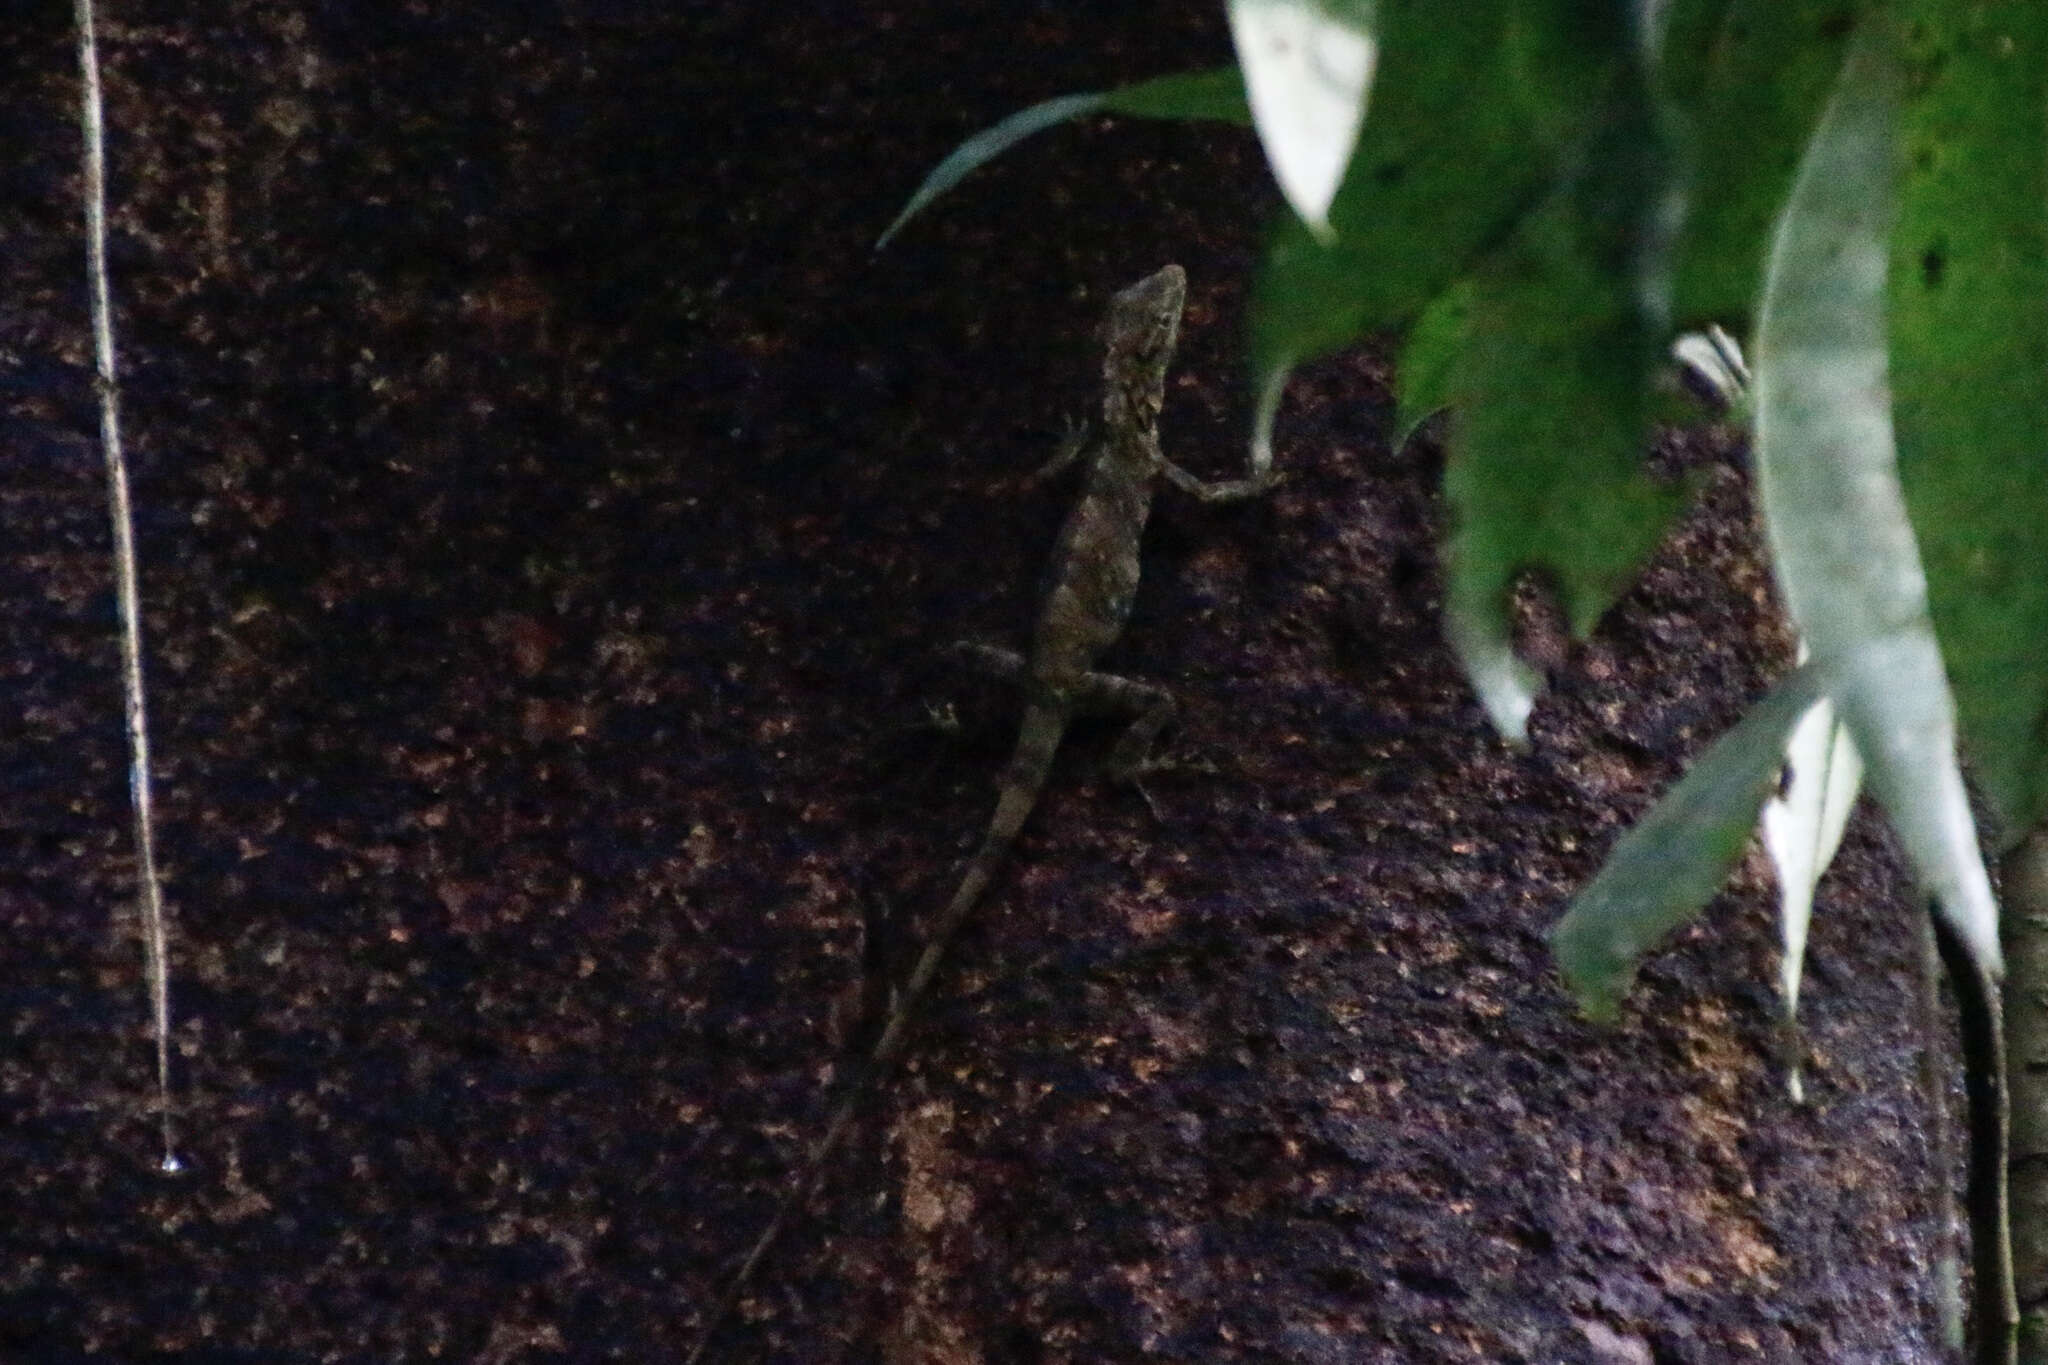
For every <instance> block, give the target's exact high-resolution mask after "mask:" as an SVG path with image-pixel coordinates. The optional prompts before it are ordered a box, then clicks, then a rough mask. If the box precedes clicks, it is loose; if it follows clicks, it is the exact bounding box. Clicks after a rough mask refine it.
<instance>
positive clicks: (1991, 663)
mask: <svg viewBox="0 0 2048 1365" xmlns="http://www.w3.org/2000/svg"><path fill="white" fill-rule="evenodd" d="M1901 18H1902V22H1903V24H1904V32H1905V37H1906V44H1907V46H1906V50H1905V53H1904V56H1905V61H1906V68H1905V76H1906V81H1907V88H1906V99H1905V105H1904V108H1903V111H1902V120H1901V135H1902V146H1903V150H1904V158H1903V179H1902V181H1901V184H1900V191H1899V219H1898V224H1897V226H1896V227H1895V228H1894V229H1893V232H1892V248H1891V280H1890V292H1889V295H1888V299H1887V303H1888V306H1889V311H1890V317H1891V360H1892V398H1893V417H1894V420H1895V421H1896V423H1897V425H1898V445H1899V480H1900V482H1901V484H1902V485H1903V486H1904V488H1905V493H1906V506H1907V508H1908V509H1909V510H1910V511H1911V512H1912V516H1913V525H1914V527H1915V529H1916V530H1917V531H1918V533H1919V537H1920V553H1921V555H1922V558H1923V560H1924V562H1925V565H1926V568H1927V586H1928V597H1929V606H1930V609H1931V611H1932V614H1933V617H1934V627H1935V633H1936V635H1937V636H1939V637H1940V640H1941V643H1942V653H1943V657H1944V658H1945V659H1946V661H1947V664H1948V673H1949V680H1950V682H1951V684H1952V685H1953V686H1954V688H1955V698H1956V706H1957V709H1958V712H1959V715H1960V719H1961V722H1962V730H1963V738H1964V744H1965V747H1966V748H1967V749H1968V751H1969V753H1970V756H1971V758H1972V759H1973V760H1974V764H1973V766H1974V770H1975V773H1976V776H1977V779H1978V782H1979V785H1980V786H1981V788H1982V790H1983V792H1984V795H1985V796H1986V797H1987V798H1989V800H1990V802H1991V804H1992V806H1993V808H1994V809H1995V810H1996V811H1997V812H1998V815H1999V817H2000V825H2001V830H2000V833H2001V835H2002V837H2003V839H2004V841H2005V842H2007V843H2008V844H2010V843H2012V842H2016V841H2017V840H2019V839H2020V838H2022V837H2023V836H2024V835H2025V834H2026V833H2027V831H2028V830H2029V829H2031V828H2033V826H2034V825H2035V823H2036V822H2038V821H2039V820H2040V819H2042V817H2043V816H2044V815H2048V137H2044V136H2043V130H2044V129H2048V7H2044V6H2041V5H2037V4H2029V5H1991V6H1969V7H1959V6H1955V5H1949V4H1933V3H1929V0H1915V2H1914V3H1909V4H1906V5H1904V6H1903V13H1902V16H1901Z"/></svg>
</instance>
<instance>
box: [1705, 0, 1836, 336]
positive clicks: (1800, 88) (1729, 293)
mask: <svg viewBox="0 0 2048 1365" xmlns="http://www.w3.org/2000/svg"><path fill="white" fill-rule="evenodd" d="M1861 8H1862V6H1861V4H1860V3H1859V0H1730V3H1728V4H1727V5H1726V7H1725V12H1724V13H1723V14H1722V16H1721V18H1720V22H1719V24H1718V26H1717V28H1716V31H1715V34H1714V38H1713V41H1712V43H1711V44H1709V45H1706V47H1705V49H1704V52H1702V50H1701V46H1700V43H1699V34H1698V32H1697V30H1696V28H1695V27H1693V26H1685V27H1681V26H1678V25H1676V24H1674V26H1673V27H1672V29H1671V30H1670V32H1671V34H1672V35H1673V37H1674V38H1678V37H1682V38H1683V39H1684V40H1685V41H1686V42H1687V43H1688V45H1689V47H1688V48H1687V49H1684V50H1678V51H1673V52H1672V53H1671V55H1670V56H1669V58H1668V60H1667V63H1666V66H1667V68H1673V67H1676V66H1677V65H1678V63H1680V62H1681V61H1685V60H1693V61H1698V60H1702V58H1703V60H1704V66H1703V67H1702V68H1701V70H1700V73H1699V75H1698V76H1697V77H1694V78H1687V77H1685V75H1684V73H1683V72H1682V71H1674V72H1673V74H1672V75H1671V77H1670V79H1671V81H1672V82H1673V83H1674V85H1675V89H1676V91H1677V92H1678V95H1679V99H1678V101H1677V104H1678V108H1679V110H1680V111H1681V113H1682V120H1681V121H1682V122H1683V124H1684V125H1685V128H1686V130H1687V133H1686V136H1685V138H1684V142H1685V145H1686V147H1687V149H1688V150H1687V156H1686V161H1687V164H1688V165H1689V167H1690V174H1689V175H1688V177H1687V180H1688V183H1689V185H1690V191H1689V193H1688V194H1687V197H1686V198H1687V204H1686V207H1687V212H1686V215H1685V221H1684V228H1683V230H1682V232H1681V233H1680V235H1679V239H1678V244H1677V247H1676V250H1675V252H1674V256H1673V262H1672V317H1673V319H1674V321H1675V322H1676V323H1677V325H1678V326H1679V327H1681V328H1691V327H1700V326H1704V325H1706V324H1707V323H1710V322H1718V323H1721V324H1723V325H1724V326H1726V327H1728V328H1730V329H1731V330H1733V331H1735V332H1737V333H1738V334H1743V335H1746V334H1747V333H1748V332H1749V330H1750V329H1749V322H1750V314H1751V310H1752V309H1753V308H1754V307H1755V306H1756V300H1757V296H1758V293H1759V291H1760V290H1761V288H1762V286H1763V271H1764V259H1765V255H1766V253H1767V252H1768V250H1769V248H1770V240H1771V225H1772V223H1773V222H1774V221H1775V220H1776V219H1777V216H1778V211H1779V209H1780V208H1781V207H1782V206H1783V204H1784V201H1785V195H1786V193H1787V191H1789V190H1790V189H1791V186H1792V177H1793V175H1794V173H1795V172H1796V171H1797V170H1798V167H1799V158H1800V155H1801V154H1802V153H1803V152H1804V151H1805V148H1806V144H1807V140H1808V138H1809V137H1810V136H1811V135H1812V132H1813V128H1814V125H1815V124H1816V123H1817V122H1818V121H1819V119H1820V112H1821V108H1822V106H1823V105H1824V104H1825V103H1826V102H1827V98H1828V92H1829V91H1830V90H1831V89H1833V88H1834V81H1835V73H1836V72H1837V71H1839V70H1840V69H1841V65H1842V54H1843V52H1844V50H1845V45H1846V43H1847V41H1848V37H1849V34H1850V32H1851V30H1853V29H1854V27H1855V20H1856V16H1857V13H1858V11H1859V10H1860V9H1861Z"/></svg>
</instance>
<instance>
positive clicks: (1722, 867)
mask: <svg viewBox="0 0 2048 1365" xmlns="http://www.w3.org/2000/svg"><path fill="white" fill-rule="evenodd" d="M1819 695H1820V678H1819V676H1818V675H1817V674H1816V673H1815V671H1814V670H1812V669H1810V668H1802V669H1799V670H1798V671H1796V672H1794V673H1793V674H1792V675H1791V676H1790V677H1787V678H1786V679H1785V680H1784V681H1783V682H1781V683H1779V684H1778V686H1777V687H1776V688H1775V689H1774V690H1773V691H1772V692H1771V693H1770V694H1769V695H1767V696H1766V697H1765V698H1764V699H1763V700H1762V701H1760V702H1758V703H1757V704H1756V705H1755V706H1753V707H1751V708H1750V711H1749V714H1748V715H1746V716H1744V717H1743V718H1742V720H1741V722H1740V723H1739V724H1737V725H1736V726H1735V728H1734V729H1732V730H1730V731H1728V733H1727V734H1725V735H1722V736H1721V738H1719V739H1718V740H1716V741H1714V743H1713V745H1712V746H1711V747H1709V748H1708V749H1707V751H1706V752H1705V753H1703V754H1701V755H1700V756H1699V757H1698V758H1696V759H1694V760H1693V763H1692V766H1691V767H1690V768H1689V769H1688V770H1687V771H1686V774H1685V776H1684V777H1682V778H1680V779H1679V781H1678V785H1676V786H1674V787H1673V788H1672V789H1671V790H1670V791H1669V792H1666V793H1665V795H1664V798H1663V799H1662V800H1660V801H1659V802H1658V803H1657V804H1656V805H1655V806H1654V807H1652V808H1651V810H1650V813H1649V814H1648V815H1645V816H1644V817H1643V818H1642V819H1640V820H1638V821H1637V822H1636V823H1635V825H1634V826H1633V827H1632V828H1630V829H1629V831H1628V832H1627V833H1626V834H1624V835H1622V836H1621V838H1620V839H1619V840H1618V841H1617V842H1616V843H1615V845H1614V849H1613V851H1612V852H1610V853H1609V854H1608V855H1607V861H1606V862H1605V863H1603V864H1602V865H1601V868H1600V872H1599V875H1597V876H1595V877H1594V878H1593V880H1592V881H1591V882H1589V883H1587V885H1586V886H1585V888H1584V889H1583V890H1581V891H1580V892H1579V894H1578V895H1577V896H1575V897H1573V898H1572V904H1571V909H1569V910H1568V911H1566V912H1565V916H1564V918H1563V919H1561V920H1559V921H1558V922H1557V925H1556V926H1555V927H1554V928H1553V929H1552V930H1551V931H1550V947H1551V951H1552V952H1553V953H1555V954H1556V956H1557V964H1558V968H1559V970H1560V971H1562V972H1563V973H1564V979H1565V983H1566V984H1567V985H1568V986H1570V988H1571V991H1572V994H1573V995H1575V996H1576V997H1577V998H1578V1001H1579V1007H1580V1008H1581V1009H1583V1010H1584V1011H1585V1012H1586V1013H1587V1014H1588V1015H1590V1016H1592V1017H1593V1018H1595V1019H1602V1020H1606V1019H1612V1018H1613V1017H1614V1016H1615V1014H1616V1012H1617V1011H1618V1010H1619V1008H1620V1006H1621V1001H1622V997H1623V996H1625V995H1626V994H1627V993H1628V988H1629V985H1630V983H1631V982H1633V981H1634V980H1635V974H1636V964H1637V963H1638V962H1639V961H1640V960H1641V958H1642V956H1643V955H1644V954H1645V953H1647V952H1649V951H1650V950H1651V949H1652V948H1654V947H1656V946H1657V944H1658V943H1660V942H1662V941H1663V940H1664V939H1665V938H1666V937H1667V936H1668V935H1670V934H1671V933H1673V932H1674V931H1676V930H1677V929H1679V928H1680V927H1681V926H1683V925H1684V924H1685V923H1686V921H1688V920H1690V919H1691V918H1692V917H1693V916H1695V915H1697V914H1698V913H1699V912H1700V910H1701V909H1702V908H1703V907H1704V906H1705V905H1706V903H1707V902H1708V901H1709V900H1712V899H1713V897H1714V894H1715V893H1716V892H1718V891H1719V890H1720V889H1721V886H1722V884H1723V883H1724V882H1726V881H1727V880H1728V872H1729V869H1730V868H1732V867H1734V865H1735V861H1736V859H1738V858H1740V857H1741V856H1742V851H1743V849H1744V848H1745V847H1747V846H1748V843H1749V837H1750V833H1751V831H1752V830H1754V829H1755V828H1756V821H1757V811H1758V809H1759V808H1760V807H1761V806H1762V805H1763V802H1764V798H1765V797H1766V796H1768V795H1769V794H1770V792H1771V789H1772V787H1773V786H1774V785H1775V784H1776V782H1777V780H1778V769H1779V766H1780V765H1781V764H1782V763H1783V762H1784V753H1785V740H1786V737H1787V736H1788V735H1790V734H1791V732H1792V727H1793V726H1794V725H1795V724H1796V723H1797V722H1798V720H1799V718H1800V717H1801V716H1802V715H1804V714H1805V713H1806V711H1807V709H1808V708H1809V707H1811V706H1812V705H1813V702H1814V700H1815V699H1816V698H1817V697H1818V696H1819Z"/></svg>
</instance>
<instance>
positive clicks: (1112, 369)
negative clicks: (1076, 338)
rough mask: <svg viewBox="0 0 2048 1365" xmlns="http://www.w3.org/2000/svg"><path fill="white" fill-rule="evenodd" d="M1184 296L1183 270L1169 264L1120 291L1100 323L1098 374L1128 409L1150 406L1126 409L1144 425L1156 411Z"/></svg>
mask: <svg viewBox="0 0 2048 1365" xmlns="http://www.w3.org/2000/svg"><path fill="white" fill-rule="evenodd" d="M1187 296H1188V275H1187V272H1186V271H1185V270H1182V269H1181V268H1180V267H1179V266H1177V265H1169V266H1167V267H1165V268H1164V269H1162V270H1158V271H1155V272H1154V273H1152V274H1150V275H1147V276H1146V277H1145V278H1144V279H1142V280H1139V281H1138V282H1137V283H1136V284H1134V285H1132V286H1130V287H1129V288H1128V289H1124V290H1121V291H1119V292H1118V294H1117V295H1116V297H1115V298H1113V299H1111V300H1110V303H1109V313H1108V316H1106V317H1105V318H1104V319H1103V322H1102V343H1103V349H1104V355H1103V360H1102V373H1103V377H1104V378H1105V379H1107V380H1108V381H1109V388H1110V391H1111V394H1112V395H1113V396H1120V397H1121V398H1122V399H1123V401H1124V402H1125V403H1126V404H1128V405H1130V406H1131V407H1133V408H1139V409H1142V408H1145V407H1150V408H1151V409H1152V410H1151V411H1150V412H1143V411H1132V412H1130V416H1132V417H1136V418H1138V419H1139V420H1140V421H1144V422H1146V423H1148V424H1149V422H1150V420H1151V419H1152V418H1155V417H1157V416H1158V404H1159V397H1160V390H1161V385H1162V383H1163V380H1164V377H1165V374H1166V366H1167V363H1168V362H1169V361H1170V360H1172V358H1173V348H1174V343H1175V342H1176V341H1177V340H1179V337H1180V313H1181V306H1182V304H1184V303H1185V302H1186V301H1187ZM1119 390H1121V391H1122V392H1121V393H1120V394H1119V392H1118V391H1119ZM1148 390H1149V392H1148Z"/></svg>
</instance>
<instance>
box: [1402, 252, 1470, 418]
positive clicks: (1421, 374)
mask: <svg viewBox="0 0 2048 1365" xmlns="http://www.w3.org/2000/svg"><path fill="white" fill-rule="evenodd" d="M1471 310H1472V284H1471V281H1469V280H1460V281H1458V282H1457V283H1456V284H1454V285H1452V286H1451V287H1450V288H1449V289H1446V290H1444V292H1443V293H1441V294H1439V295H1437V296H1436V298H1435V299H1433V300H1432V301H1431V302H1430V305H1429V306H1428V307H1427V308H1425V309H1423V310H1422V313H1421V316H1419V317H1417V318H1416V319H1415V325H1414V326H1413V327H1410V328H1409V329H1408V339H1407V341H1405V342H1404V343H1403V344H1402V347H1401V363H1400V365H1399V367H1398V368H1397V369H1396V371H1395V374H1394V445H1395V447H1396V448H1397V449H1398V448H1399V447H1401V446H1404V445H1406V444H1408V438H1409V437H1411V436H1413V435H1414V434H1415V429H1416V428H1417V427H1419V426H1421V425H1422V424H1423V422H1425V421H1426V420H1428V418H1429V417H1430V416H1431V415H1432V414H1434V413H1437V412H1441V411H1442V410H1443V409H1445V408H1447V407H1449V406H1450V405H1451V400H1452V397H1453V388H1452V376H1453V375H1454V374H1455V373H1456V367H1457V361H1458V352H1459V351H1460V350H1461V349H1463V347H1464V345H1465V320H1466V316H1467V315H1468V314H1469V313H1470V312H1471Z"/></svg>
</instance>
